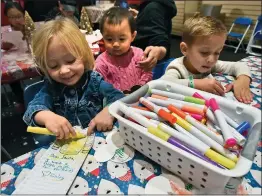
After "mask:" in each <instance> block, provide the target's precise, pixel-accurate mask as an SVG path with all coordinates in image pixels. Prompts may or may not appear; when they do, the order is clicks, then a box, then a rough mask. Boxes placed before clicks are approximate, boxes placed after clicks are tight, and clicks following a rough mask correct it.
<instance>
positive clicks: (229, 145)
mask: <svg viewBox="0 0 262 196" xmlns="http://www.w3.org/2000/svg"><path fill="white" fill-rule="evenodd" d="M236 144H237V141H236V140H235V139H234V138H230V139H227V141H226V146H228V147H233V146H235V145H236Z"/></svg>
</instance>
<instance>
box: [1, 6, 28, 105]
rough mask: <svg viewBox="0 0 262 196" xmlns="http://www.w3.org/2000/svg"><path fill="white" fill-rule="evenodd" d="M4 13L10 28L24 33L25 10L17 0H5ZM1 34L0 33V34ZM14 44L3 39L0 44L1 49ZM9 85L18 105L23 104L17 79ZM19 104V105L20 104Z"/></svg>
mask: <svg viewBox="0 0 262 196" xmlns="http://www.w3.org/2000/svg"><path fill="white" fill-rule="evenodd" d="M4 14H5V15H6V16H7V17H8V22H9V23H10V26H11V28H12V30H14V31H21V33H22V34H23V35H24V25H25V18H24V15H25V11H24V9H23V8H22V6H21V5H20V4H19V3H18V2H12V1H7V2H6V3H5V7H4ZM1 35H2V34H1ZM14 46H15V45H14V44H13V43H9V42H5V41H4V40H3V42H2V44H1V49H4V50H10V49H12V48H13V47H14ZM10 87H11V89H12V91H13V93H14V94H15V97H16V100H17V102H18V104H19V105H21V104H22V105H23V104H24V91H23V89H22V87H21V84H20V82H19V81H17V82H13V83H11V84H10ZM22 105H21V106H22Z"/></svg>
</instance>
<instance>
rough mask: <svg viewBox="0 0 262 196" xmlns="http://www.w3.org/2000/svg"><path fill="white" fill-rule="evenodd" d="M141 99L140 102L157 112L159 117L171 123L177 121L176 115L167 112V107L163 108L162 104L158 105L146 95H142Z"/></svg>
mask: <svg viewBox="0 0 262 196" xmlns="http://www.w3.org/2000/svg"><path fill="white" fill-rule="evenodd" d="M139 101H140V103H142V104H143V105H144V106H146V107H147V108H148V109H150V110H151V111H153V112H155V113H156V114H157V115H158V116H159V117H161V118H163V119H164V120H166V121H168V122H170V123H171V124H175V123H176V117H174V116H173V115H171V114H170V113H169V112H167V111H166V110H165V109H163V108H161V107H160V106H157V105H156V104H154V103H152V102H151V101H149V100H148V99H146V98H144V97H141V98H140V99H139Z"/></svg>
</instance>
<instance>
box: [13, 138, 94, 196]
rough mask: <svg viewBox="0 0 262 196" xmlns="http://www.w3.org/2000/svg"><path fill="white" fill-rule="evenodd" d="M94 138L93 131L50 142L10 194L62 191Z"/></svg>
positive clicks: (74, 173) (80, 163) (60, 192)
mask: <svg viewBox="0 0 262 196" xmlns="http://www.w3.org/2000/svg"><path fill="white" fill-rule="evenodd" d="M93 142H94V135H91V136H89V137H86V138H82V139H78V140H71V142H67V143H62V142H60V143H57V142H56V143H54V144H52V145H51V146H50V147H49V149H48V150H47V151H46V152H45V154H44V155H43V156H42V157H41V159H40V160H39V161H38V162H37V164H36V165H35V167H34V168H33V169H32V170H31V171H30V173H29V174H28V175H27V177H26V178H25V180H23V181H22V182H21V183H20V184H19V186H18V187H17V189H16V190H15V191H14V192H13V194H52V195H54V194H66V193H67V192H68V190H69V188H70V186H71V185H72V183H73V181H74V179H75V178H76V175H77V173H78V171H79V169H80V168H81V166H82V164H83V162H84V160H85V159H86V156H87V154H88V152H89V150H90V148H91V147H92V145H93Z"/></svg>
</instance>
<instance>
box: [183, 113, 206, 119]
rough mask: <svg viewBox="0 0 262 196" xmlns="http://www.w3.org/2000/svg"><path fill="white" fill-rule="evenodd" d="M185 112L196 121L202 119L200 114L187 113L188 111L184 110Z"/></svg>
mask: <svg viewBox="0 0 262 196" xmlns="http://www.w3.org/2000/svg"><path fill="white" fill-rule="evenodd" d="M186 113H187V114H189V115H190V116H192V117H193V118H194V119H196V120H197V121H202V120H203V118H204V117H203V116H202V115H200V114H194V113H189V112H186Z"/></svg>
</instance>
